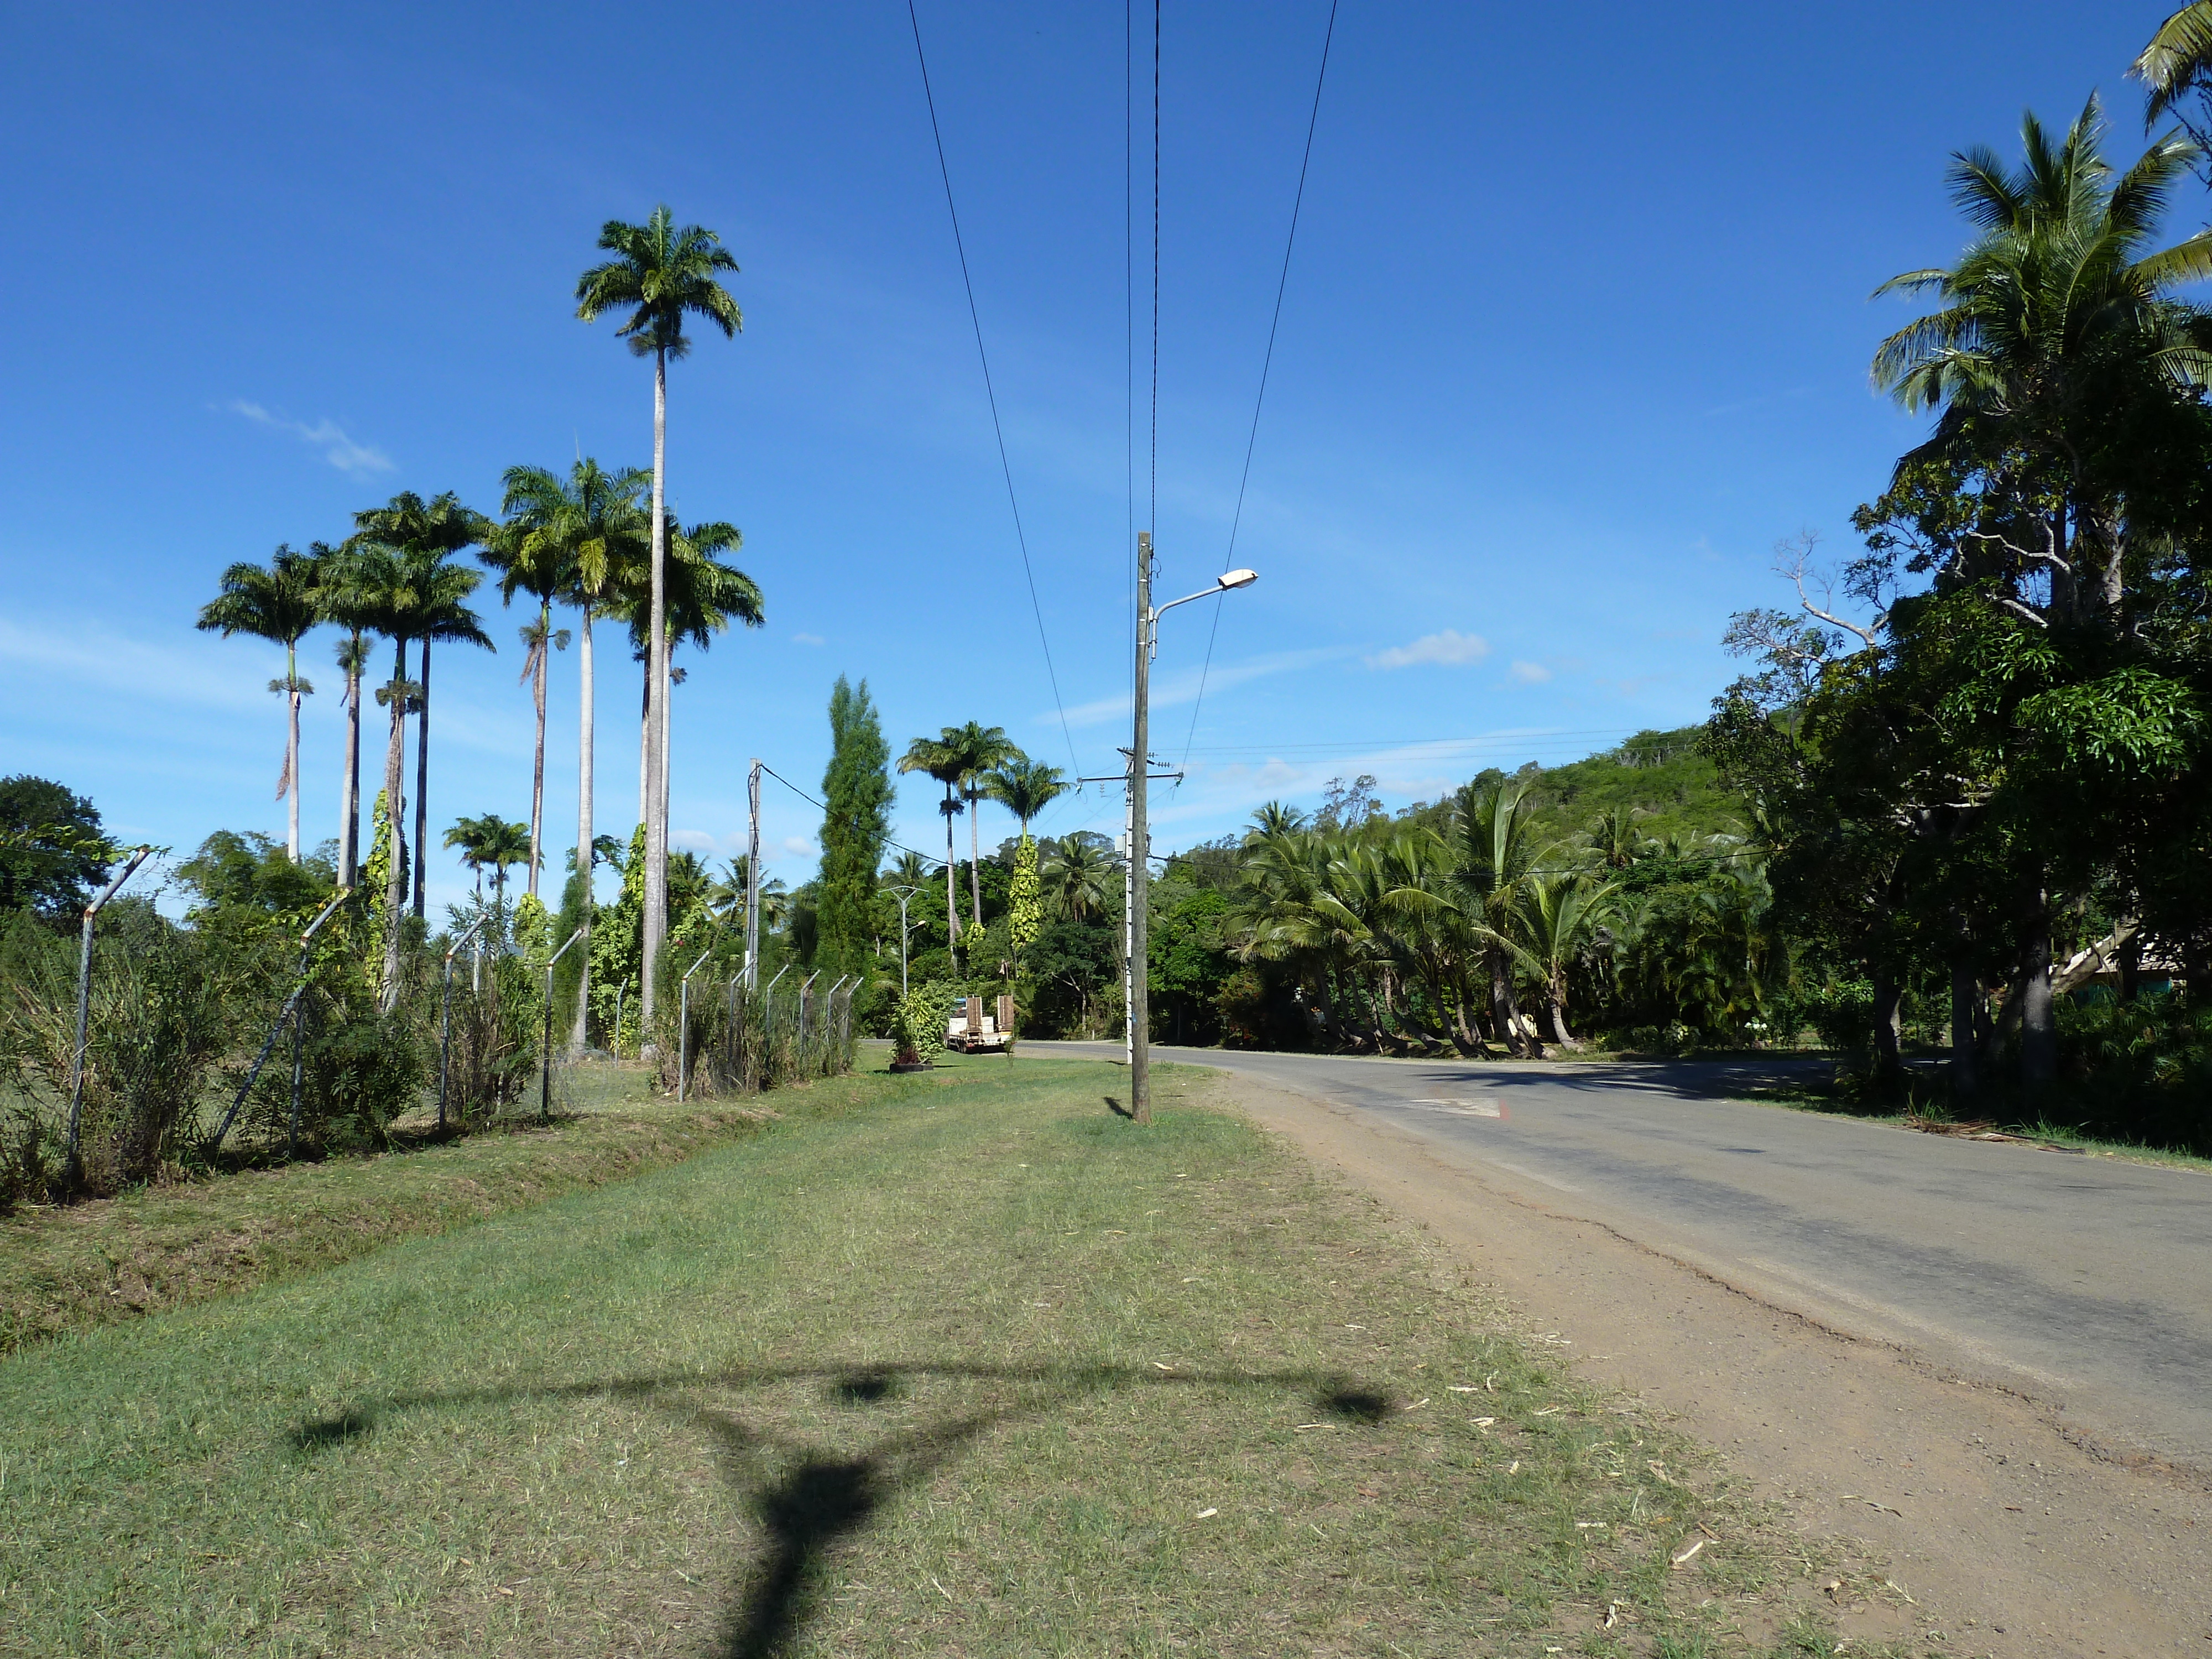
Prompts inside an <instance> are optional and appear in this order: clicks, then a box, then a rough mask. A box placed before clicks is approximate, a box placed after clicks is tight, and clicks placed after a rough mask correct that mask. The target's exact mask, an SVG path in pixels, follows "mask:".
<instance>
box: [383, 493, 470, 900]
mask: <svg viewBox="0 0 2212 1659" xmlns="http://www.w3.org/2000/svg"><path fill="white" fill-rule="evenodd" d="M354 524H355V526H356V532H357V535H358V537H359V538H365V539H366V540H368V541H373V542H377V543H380V544H383V545H384V546H386V547H391V548H394V549H397V550H399V551H400V552H401V553H402V554H404V556H405V557H406V559H407V560H408V562H409V565H410V571H409V579H408V585H407V592H409V593H410V595H411V596H412V612H413V614H412V615H411V616H410V618H409V627H408V630H407V637H408V638H410V639H413V640H419V641H422V678H421V679H420V680H419V681H417V682H416V684H417V685H418V687H419V688H420V689H419V690H418V691H417V692H416V732H415V915H416V920H418V921H419V920H421V918H422V901H423V893H424V885H423V883H424V876H425V868H426V860H424V857H423V854H424V851H425V849H426V848H427V846H428V840H429V834H430V804H429V794H430V646H431V642H432V641H435V640H449V641H462V642H465V643H467V644H470V645H478V646H482V647H483V648H484V649H485V650H487V651H492V650H496V649H497V647H495V646H494V645H493V644H492V642H491V640H490V638H489V636H488V635H486V634H485V633H484V631H483V623H482V622H481V621H480V620H479V619H478V617H477V614H476V612H475V611H471V610H470V609H469V608H468V606H467V605H465V604H464V603H463V601H464V600H465V599H467V598H468V596H469V595H470V594H471V593H472V592H475V591H476V588H477V583H479V582H480V581H482V580H483V577H482V576H481V575H480V574H478V573H477V572H476V571H473V570H470V569H468V568H465V567H463V566H459V565H455V564H453V563H451V562H449V561H450V560H451V558H452V556H453V555H454V554H456V553H459V551H461V550H463V549H464V548H468V547H473V546H476V545H477V544H481V543H482V542H483V540H484V538H486V537H487V536H489V534H490V533H491V521H490V520H489V519H487V518H485V517H484V516H483V513H477V512H472V511H471V510H470V509H469V508H468V507H464V506H462V505H461V503H460V501H459V499H458V498H457V497H456V496H455V495H453V491H451V490H447V491H446V492H445V493H444V494H443V495H437V496H434V497H432V498H431V499H430V500H429V501H424V500H423V499H422V497H421V496H420V495H416V494H415V493H414V492H413V491H412V490H403V491H401V492H400V493H399V494H398V495H394V496H393V497H392V501H391V502H390V504H389V505H387V506H385V507H371V508H369V509H368V511H366V512H363V513H355V514H354ZM403 671H404V666H403ZM395 799H396V797H395ZM393 813H394V817H393V822H394V823H397V822H398V816H397V815H398V807H397V806H396V805H395V806H394V808H393Z"/></svg>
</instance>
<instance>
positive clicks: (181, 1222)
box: [0, 1065, 853, 1354]
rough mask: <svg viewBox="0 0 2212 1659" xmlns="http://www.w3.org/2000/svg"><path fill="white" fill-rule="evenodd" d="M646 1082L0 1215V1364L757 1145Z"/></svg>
mask: <svg viewBox="0 0 2212 1659" xmlns="http://www.w3.org/2000/svg"><path fill="white" fill-rule="evenodd" d="M648 1081H649V1080H648V1078H647V1073H645V1071H644V1070H643V1069H642V1068H639V1067H630V1066H612V1065H589V1066H575V1067H572V1068H569V1070H568V1075H567V1077H566V1079H564V1089H565V1093H566V1098H565V1101H564V1105H563V1112H564V1115H563V1116H562V1118H560V1119H559V1120H557V1121H556V1122H555V1123H554V1125H553V1126H552V1127H550V1128H544V1129H541V1128H538V1127H537V1126H536V1124H535V1123H534V1121H530V1120H528V1119H521V1120H518V1121H517V1122H516V1123H515V1124H513V1126H511V1127H505V1128H500V1129H494V1130H490V1131H487V1132H484V1133H478V1134H475V1135H472V1136H468V1137H465V1138H463V1139H455V1140H450V1141H445V1142H436V1141H431V1140H428V1139H427V1133H428V1127H429V1126H430V1124H431V1122H432V1121H433V1120H432V1119H430V1118H429V1117H428V1116H427V1115H422V1114H417V1115H416V1119H419V1120H420V1121H416V1120H415V1119H410V1122H411V1123H412V1124H413V1127H414V1128H415V1130H416V1132H417V1133H415V1134H412V1135H408V1136H403V1138H402V1139H403V1147H404V1150H401V1151H398V1152H389V1153H385V1154H382V1155H380V1156H377V1157H373V1158H332V1159H331V1160H330V1161H328V1162H327V1163H319V1164H316V1163H305V1164H290V1165H284V1166H280V1167H278V1168H276V1169H273V1170H246V1171H242V1172H239V1173H236V1174H229V1175H219V1176H211V1177H210V1178H207V1179H204V1180H200V1181H195V1182H179V1183H177V1184H174V1185H169V1186H157V1187H152V1188H147V1189H146V1190H144V1191H143V1192H137V1193H133V1194H128V1195H127V1196H125V1197H122V1198H118V1199H113V1200H105V1201H102V1202H99V1203H93V1204H84V1205H77V1206H71V1207H69V1208H66V1209H46V1208H37V1207H33V1208H29V1209H25V1210H21V1211H18V1212H15V1214H13V1215H11V1216H8V1217H6V1218H0V1354H5V1353H8V1352H10V1351H12V1350H14V1349H15V1348H18V1347H20V1346H22V1345H23V1344H25V1343H27V1342H35V1341H39V1340H43V1339H45V1338H48V1337H52V1336H55V1335H58V1334H60V1333H62V1332H64V1331H67V1330H77V1329H82V1328H85V1327H87V1326H91V1325H101V1324H109V1323H112V1322H118V1321H122V1320H127V1319H133V1318H137V1316H141V1315H143V1314H146V1313H149V1312H153V1311H155V1310H159V1309H163V1308H173V1307H179V1306H182V1305H185V1304H189V1303H194V1302H200V1301H204V1300H206V1299H207V1298H209V1297H215V1296H222V1295H226V1294H228V1293H229V1292H232V1291H239V1290H243V1289H246V1288H247V1287H249V1286H252V1285H258V1284H263V1283H266V1282H268V1281H270V1280H273V1279H283V1278H288V1277H289V1276H291V1275H293V1274H295V1273H306V1272H312V1271H313V1270H315V1269H318V1268H322V1267H331V1266H333V1265H335V1264H336V1263H337V1262H340V1261H349V1260H351V1259H352V1258H354V1257H356V1256H358V1255H365V1254H367V1253H368V1252H369V1251H371V1250H374V1249H379V1248H380V1247H381V1246H383V1245H386V1244H389V1243H392V1242H393V1241H395V1240H397V1239H400V1238H406V1237H416V1236H419V1235H422V1234H425V1233H441V1232H445V1231H449V1230H451V1229H453V1228H454V1227H458V1226H465V1225H468V1224H470V1223H471V1222H476V1221H480V1220H482V1219H483V1218H485V1217H486V1216H489V1215H494V1214H496V1213H498V1212H501V1211H502V1210H511V1209H515V1208H518V1207H520V1206H525V1205H530V1204H536V1203H540V1202H542V1201H544V1200H546V1199H548V1198H551V1197H554V1196H556V1195H557V1194H562V1193H566V1192H573V1191H575V1190H577V1189H579V1188H587V1187H594V1186H599V1185H602V1184H604V1183H605V1182H610V1181H617V1180H621V1179H623V1178H624V1177H626V1176H635V1175H638V1174H641V1173H642V1172H643V1171H645V1170H650V1169H654V1168H657V1167H659V1166H660V1165H663V1164H673V1163H676V1162H678V1161H679V1160H681V1159H683V1158H688V1157H690V1155H691V1154H693V1153H695V1152H699V1151H701V1150H702V1149H703V1148H705V1147H707V1146H714V1145H717V1144H720V1142H723V1141H726V1140H729V1139H735V1138H738V1137H741V1136H744V1135H749V1134H751V1133H756V1132H757V1129H758V1127H759V1126H760V1124H761V1123H762V1122H763V1121H764V1119H763V1114H762V1113H761V1112H760V1111H758V1110H757V1109H750V1108H747V1109H738V1108H734V1107H732V1106H731V1105H729V1104H727V1103H722V1104H714V1103H704V1104H694V1105H690V1106H685V1107H678V1106H677V1105H676V1104H674V1103H672V1102H667V1101H662V1100H656V1099H654V1098H653V1097H651V1095H650V1094H649V1092H648ZM824 1086H827V1087H829V1088H831V1089H832V1090H833V1091H834V1090H835V1089H836V1088H840V1087H845V1088H849V1087H851V1086H853V1085H850V1084H849V1083H840V1084H836V1085H824ZM776 1098H778V1099H781V1098H782V1097H776ZM403 1127H405V1126H404V1125H403Z"/></svg>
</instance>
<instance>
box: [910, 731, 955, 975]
mask: <svg viewBox="0 0 2212 1659" xmlns="http://www.w3.org/2000/svg"><path fill="white" fill-rule="evenodd" d="M955 729H956V728H955V727H952V726H946V727H945V731H944V733H943V734H942V735H941V736H939V737H935V738H915V740H914V741H913V742H912V743H909V744H907V746H906V753H904V754H903V755H902V756H900V757H899V763H898V769H899V770H900V771H902V772H927V774H928V775H930V776H931V777H933V778H935V779H936V780H937V781H938V782H939V783H941V784H943V785H944V786H945V799H944V800H943V801H941V802H940V803H939V805H938V808H937V810H938V811H939V812H940V813H942V814H943V815H944V817H945V943H946V944H947V945H954V944H957V943H958V942H959V939H960V902H959V899H958V897H957V895H958V893H959V890H960V883H959V875H958V872H959V868H960V864H959V858H958V855H957V854H955V853H954V851H953V848H952V820H953V819H955V818H957V817H959V816H960V813H961V811H962V808H961V804H960V798H959V797H958V796H957V795H956V794H955V793H953V792H954V791H955V790H956V789H957V788H958V787H960V783H961V781H962V780H963V779H964V778H965V777H966V776H967V775H968V757H967V756H966V754H965V753H963V751H962V750H958V749H956V748H954V747H953V746H952V745H951V743H950V742H949V741H948V739H950V738H951V735H952V733H953V732H954V731H955Z"/></svg>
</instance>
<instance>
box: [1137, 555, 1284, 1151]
mask: <svg viewBox="0 0 2212 1659" xmlns="http://www.w3.org/2000/svg"><path fill="white" fill-rule="evenodd" d="M1257 580H1260V573H1259V572H1258V571H1256V570H1225V571H1223V572H1222V573H1221V574H1220V575H1218V576H1217V577H1216V578H1215V579H1214V582H1213V586H1211V587H1208V588H1205V589H1202V590H1200V592H1196V593H1186V594H1184V595H1183V597H1182V598H1181V599H1170V600H1169V601H1168V602H1167V603H1166V604H1165V605H1159V606H1157V607H1155V606H1154V605H1153V604H1152V532H1150V531H1149V530H1145V531H1139V532H1138V533H1137V679H1136V697H1135V719H1134V720H1133V726H1134V727H1135V730H1134V732H1133V733H1132V740H1131V742H1130V744H1129V906H1128V909H1129V962H1128V970H1127V971H1128V979H1127V987H1126V990H1125V993H1124V996H1123V1001H1124V1003H1125V1004H1126V1006H1127V1010H1128V1021H1129V1115H1130V1117H1131V1118H1132V1119H1133V1121H1136V1122H1139V1123H1150V1122H1151V1121H1152V1069H1151V1064H1150V1061H1151V1055H1150V1052H1149V1050H1150V1048H1151V1043H1152V1033H1151V1030H1150V1029H1149V1027H1150V1019H1151V1010H1150V1009H1149V1007H1147V1006H1146V992H1147V990H1148V989H1149V987H1148V986H1147V985H1146V977H1147V975H1146V965H1145V964H1146V951H1147V949H1148V941H1149V939H1150V933H1151V929H1150V921H1151V918H1150V916H1149V915H1148V911H1149V908H1150V901H1151V895H1150V893H1149V892H1148V890H1147V884H1148V878H1149V877H1150V874H1151V866H1150V864H1149V862H1148V860H1150V858H1151V856H1152V825H1151V821H1150V819H1149V818H1148V817H1147V816H1146V801H1145V785H1146V781H1148V779H1149V778H1150V776H1151V773H1152V753H1151V747H1150V737H1151V708H1150V702H1151V698H1152V658H1153V657H1154V656H1155V655H1156V654H1157V653H1158V650H1159V633H1158V629H1159V621H1160V618H1161V617H1164V616H1165V615H1166V614H1167V613H1168V612H1169V611H1172V610H1174V609H1175V608H1176V606H1177V605H1188V604H1189V603H1190V602H1191V601H1192V600H1193V599H1207V598H1210V597H1212V595H1214V594H1217V593H1226V592H1229V591H1230V590H1231V589H1232V588H1238V587H1249V586H1251V585H1252V584H1253V583H1254V582H1255V581H1257Z"/></svg>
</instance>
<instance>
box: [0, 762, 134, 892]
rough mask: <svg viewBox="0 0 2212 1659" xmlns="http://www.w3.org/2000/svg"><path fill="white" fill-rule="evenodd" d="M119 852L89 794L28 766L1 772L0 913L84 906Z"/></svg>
mask: <svg viewBox="0 0 2212 1659" xmlns="http://www.w3.org/2000/svg"><path fill="white" fill-rule="evenodd" d="M114 856H115V854H114V851H113V849H112V848H111V847H110V845H109V844H108V841H107V837H106V835H105V834H104V833H103V832H102V831H101V829H100V811H99V809H98V808H97V807H95V806H94V805H93V804H92V800H91V798H90V797H89V796H86V795H80V794H76V793H73V792H71V791H70V789H68V788H67V787H64V785H61V784H58V783H56V782H54V781H52V780H51V779H48V778H35V777H33V776H32V775H30V774H28V773H27V772H22V773H18V774H16V775H15V776H14V777H10V778H0V914H6V913H10V912H14V911H18V910H29V911H31V912H33V914H35V915H41V916H46V917H50V918H53V919H56V920H58V919H60V918H62V917H64V916H67V915H72V914H73V913H75V912H76V911H78V910H82V908H84V907H85V905H86V904H87V903H88V902H90V901H91V899H92V896H93V891H94V889H95V888H96V887H98V886H100V885H101V884H104V883H105V882H106V879H107V870H108V866H109V865H110V864H111V863H112V861H113V860H114Z"/></svg>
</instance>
